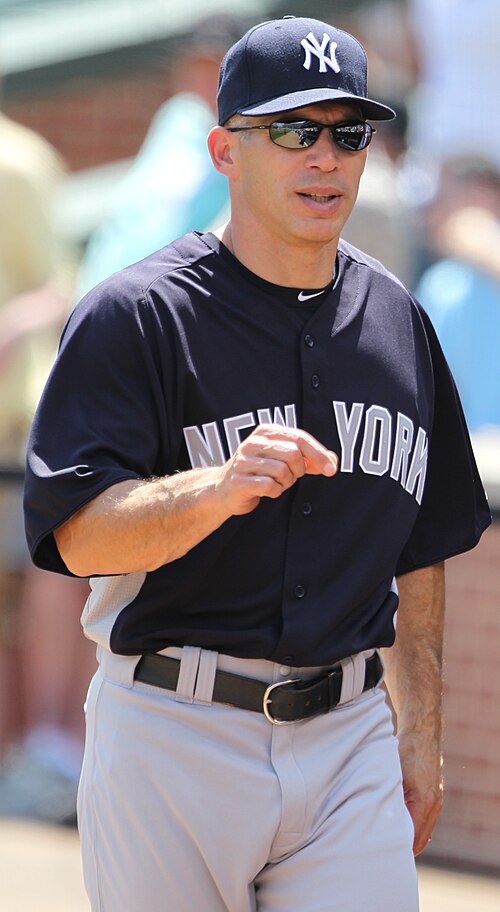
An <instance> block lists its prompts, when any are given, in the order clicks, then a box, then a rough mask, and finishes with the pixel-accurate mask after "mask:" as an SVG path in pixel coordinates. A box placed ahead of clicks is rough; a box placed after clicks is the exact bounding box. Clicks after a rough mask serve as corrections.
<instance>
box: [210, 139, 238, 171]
mask: <svg viewBox="0 0 500 912" xmlns="http://www.w3.org/2000/svg"><path fill="white" fill-rule="evenodd" d="M207 145H208V151H209V152H210V157H211V159H212V161H213V163H214V167H215V168H216V169H217V171H220V173H221V174H225V175H226V177H234V171H235V161H234V157H233V149H234V146H235V134H234V133H230V132H229V130H226V129H225V127H213V129H212V130H210V133H209V134H208V137H207Z"/></svg>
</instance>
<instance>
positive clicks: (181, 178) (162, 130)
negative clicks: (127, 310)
mask: <svg viewBox="0 0 500 912" xmlns="http://www.w3.org/2000/svg"><path fill="white" fill-rule="evenodd" d="M214 123H215V115H214V113H213V111H212V110H211V109H210V107H209V106H208V105H207V104H206V103H205V102H204V101H202V100H201V99H200V98H198V97H197V96H196V95H193V94H189V93H187V92H186V93H184V92H183V93H180V94H178V95H175V96H174V97H173V98H171V99H170V100H169V101H167V102H166V103H165V104H164V105H162V107H161V108H160V109H159V110H158V112H157V113H156V115H155V117H154V118H153V120H152V122H151V126H150V128H149V131H148V134H147V136H146V138H145V140H144V142H143V145H142V147H141V149H140V151H139V153H138V155H137V157H136V158H135V160H134V162H133V164H132V165H131V167H130V170H129V171H128V173H127V175H126V177H125V178H124V180H123V182H122V184H121V186H120V188H119V190H118V193H117V196H116V198H115V201H114V205H113V207H112V211H111V214H110V216H109V217H108V218H107V219H106V220H105V221H104V222H103V224H102V225H101V226H100V227H99V228H98V229H97V230H96V231H95V232H94V234H93V235H92V237H91V238H90V240H89V243H88V245H87V249H86V252H85V255H84V258H83V261H82V264H81V267H80V272H79V276H78V280H77V297H81V296H82V295H83V294H85V293H86V292H87V291H89V290H90V289H91V288H93V287H94V286H95V285H97V284H98V283H99V282H101V281H102V280H103V279H105V278H107V276H109V275H111V274H112V273H113V272H116V271H117V270H119V269H123V268H124V267H125V266H128V265H130V264H131V263H135V262H137V260H140V259H142V258H143V257H145V256H148V255H149V254H150V253H153V252H154V251H155V250H158V249H159V248H160V247H164V246H165V244H169V243H170V242H171V241H173V240H174V239H175V238H176V237H179V236H180V235H182V234H185V233H186V232H187V231H191V230H192V229H198V230H199V231H204V230H206V229H207V228H209V227H212V226H213V224H214V222H215V221H216V220H217V217H218V216H219V215H220V216H221V218H220V221H221V222H222V221H223V220H224V218H225V217H226V216H227V208H228V205H229V192H228V186H227V180H226V178H225V177H224V176H223V175H221V174H219V172H218V171H216V170H215V168H214V166H213V164H212V161H211V159H210V155H209V153H208V149H207V135H208V133H209V131H210V130H211V128H212V127H213V126H214Z"/></svg>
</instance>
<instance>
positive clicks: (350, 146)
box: [335, 123, 373, 152]
mask: <svg viewBox="0 0 500 912" xmlns="http://www.w3.org/2000/svg"><path fill="white" fill-rule="evenodd" d="M372 132H373V130H372V126H371V124H369V123H347V124H337V126H336V127H335V142H336V143H337V144H338V145H339V146H340V147H341V148H342V149H347V150H348V151H349V152H360V151H361V150H362V149H366V147H367V146H368V145H369V144H370V140H371V138H372Z"/></svg>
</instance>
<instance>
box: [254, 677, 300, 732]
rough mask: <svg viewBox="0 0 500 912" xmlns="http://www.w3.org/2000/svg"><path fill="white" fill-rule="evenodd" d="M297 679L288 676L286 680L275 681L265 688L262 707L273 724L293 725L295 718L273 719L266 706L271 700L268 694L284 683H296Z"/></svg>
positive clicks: (283, 685)
mask: <svg viewBox="0 0 500 912" xmlns="http://www.w3.org/2000/svg"><path fill="white" fill-rule="evenodd" d="M298 680H299V678H290V680H288V681H277V682H276V684H270V685H269V687H267V688H266V692H265V694H264V696H263V698H262V709H263V710H264V715H265V717H266V719H267V720H268V721H269V722H271V723H272V724H273V725H293V724H294V722H295V721H296V720H295V719H275V717H274V716H272V715H271V713H270V712H269V708H268V707H269V705H270V704H271V703H272V702H273V701H272V698H271V696H270V694H271V693H272V692H273V690H276V688H277V687H285V685H286V684H296V683H297V682H298Z"/></svg>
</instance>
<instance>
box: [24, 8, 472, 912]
mask: <svg viewBox="0 0 500 912" xmlns="http://www.w3.org/2000/svg"><path fill="white" fill-rule="evenodd" d="M218 111H219V125H218V126H217V127H215V128H214V129H213V130H212V132H211V133H210V136H209V148H210V152H211V155H212V159H213V161H214V165H215V167H216V168H217V169H218V170H219V171H220V172H222V173H223V174H225V175H226V176H227V178H228V180H229V186H230V193H231V219H230V221H229V223H228V224H227V225H226V226H225V227H224V228H223V229H221V231H220V232H218V234H217V236H216V235H214V234H206V235H199V234H196V233H194V234H191V235H187V236H185V237H183V238H181V239H179V240H178V241H176V242H174V243H173V244H172V245H170V246H169V247H166V248H164V249H163V250H161V251H159V253H158V254H156V255H153V256H152V257H149V258H148V259H146V260H144V261H143V262H141V263H139V264H138V265H135V266H132V267H130V268H128V269H127V270H125V271H123V272H121V273H118V274H117V275H115V276H114V277H113V278H112V279H110V280H108V281H106V282H105V283H103V284H102V285H101V286H99V288H97V289H96V290H95V291H94V292H92V293H91V294H90V295H88V296H87V298H86V299H84V300H83V302H82V303H81V305H80V306H79V307H78V308H77V310H76V312H75V314H74V315H73V317H72V318H71V319H70V321H69V324H68V326H67V328H66V331H65V333H64V336H63V340H62V346H61V351H60V355H59V359H58V364H57V366H56V368H55V371H54V372H53V374H52V377H51V379H50V381H49V384H48V387H47V389H46V392H45V394H44V397H43V398H42V402H41V404H40V408H39V412H38V416H37V419H36V421H35V424H34V427H33V432H32V440H31V447H30V453H29V474H28V481H27V491H26V513H27V525H28V536H29V540H30V544H31V550H32V554H33V557H34V560H35V561H37V562H38V563H40V564H42V565H44V566H50V567H51V568H52V569H55V570H59V571H60V572H72V573H75V574H76V575H78V576H91V577H92V579H91V587H92V594H91V596H90V598H89V601H88V604H87V606H86V610H85V612H84V616H83V623H84V626H85V630H86V633H87V636H89V637H90V638H92V639H94V640H95V641H96V642H97V644H98V654H99V660H100V670H99V672H98V673H97V675H96V677H95V678H94V681H93V684H92V686H91V689H90V693H89V699H88V703H87V728H88V741H87V748H86V758H85V761H84V770H83V774H82V781H81V787H80V795H79V807H80V829H81V835H82V844H83V858H84V869H85V879H86V884H87V889H88V892H89V895H90V898H91V903H92V908H93V909H95V910H97V909H100V910H106V912H114V910H118V909H120V910H121V912H122V910H128V912H132V910H137V909H138V908H142V907H143V906H144V907H147V908H149V909H151V910H154V912H159V910H163V909H166V908H168V909H172V910H173V909H175V910H176V912H184V910H185V912H188V910H189V912H192V910H193V909H206V910H210V912H217V910H221V912H222V910H226V909H230V910H232V912H247V910H255V909H258V910H259V912H270V910H273V912H277V910H281V912H306V910H307V912H312V910H322V912H326V910H331V909H338V910H342V912H347V910H352V912H358V910H359V909H361V908H363V907H364V906H365V904H366V905H368V904H369V906H370V908H371V909H372V910H373V909H374V910H377V912H382V910H383V912H387V910H389V909H390V910H393V912H415V910H416V909H417V904H418V900H417V890H416V878H415V867H414V862H413V854H412V845H413V847H414V851H415V852H420V851H421V850H422V848H423V847H424V845H425V843H426V842H427V840H428V839H429V837H430V833H431V831H432V827H433V824H434V822H435V819H436V817H437V814H438V811H439V807H440V802H441V778H440V776H441V771H440V762H441V758H440V691H441V679H440V657H441V647H442V623H443V569H442V562H443V560H444V559H445V558H446V557H448V556H449V555H451V554H454V553H457V552H459V551H461V550H465V549H467V548H470V547H472V546H473V545H474V544H475V543H476V542H477V540H478V539H479V537H480V535H481V532H482V531H483V529H484V528H485V527H486V526H487V525H488V523H489V513H488V510H487V507H486V503H485V499H484V493H483V491H482V488H481V485H480V482H479V479H478V476H477V471H476V468H475V465H474V461H473V457H472V453H471V449H470V443H469V440H468V437H467V432H466V429H465V426H464V422H463V417H462V413H461V411H460V407H459V404H458V402H457V399H456V393H455V389H454V386H453V382H452V380H451V378H450V376H449V373H448V371H447V368H446V364H445V362H444V360H443V357H442V354H441V352H440V350H439V347H438V345H437V343H436V340H435V336H434V334H433V331H432V328H431V326H430V325H429V323H428V320H427V319H426V317H425V315H424V314H422V313H421V312H420V311H419V309H418V307H417V305H416V304H415V303H414V302H413V301H412V300H411V298H410V296H409V295H408V293H407V292H406V291H405V289H404V288H403V287H402V286H401V285H400V283H399V282H398V281H397V280H395V279H394V277H392V276H391V275H390V274H389V273H387V272H386V270H384V269H383V267H381V266H380V265H379V264H378V263H376V262H375V261H373V260H371V259H370V258H367V257H365V256H364V255H363V254H361V253H359V252H358V251H356V250H354V249H353V248H351V247H349V246H348V245H346V244H345V243H344V242H343V241H341V240H340V232H341V230H342V227H343V225H344V223H345V220H346V219H347V217H348V215H349V212H350V211H351V209H352V206H353V205H354V201H355V198H356V192H357V188H358V183H359V180H360V177H361V174H362V171H363V167H364V164H365V159H366V148H367V146H368V144H369V141H370V138H371V133H372V129H371V127H370V125H369V124H368V123H367V122H366V120H365V118H366V117H367V116H369V117H370V118H371V119H375V120H376V119H384V118H387V117H391V116H392V112H391V110H390V109H388V108H386V107H385V106H384V105H381V104H380V103H378V102H375V101H372V100H370V99H369V98H368V97H367V87H366V58H365V55H364V52H363V49H362V48H361V47H360V45H359V44H358V43H357V41H355V39H354V38H352V36H350V35H348V34H346V33H344V32H341V31H339V30H337V29H335V28H333V27H331V26H329V25H327V24H325V23H322V22H319V21H316V20H312V19H303V18H293V17H285V18H284V19H282V20H278V21H272V22H267V23H263V24H261V25H259V26H256V27H255V28H254V29H252V30H250V32H249V33H247V35H246V36H244V38H243V39H241V40H240V41H239V42H238V43H237V44H236V45H234V46H233V48H232V49H230V50H229V52H228V54H227V55H226V57H225V59H224V61H223V63H222V66H221V76H220V84H219V92H218ZM179 146H180V154H181V153H182V137H179ZM337 453H338V454H339V455H338V456H337V455H336V454H337ZM395 576H398V577H399V579H398V584H399V610H398V637H397V641H396V645H395V646H392V644H393V641H394V614H395V611H396V607H397V606H398V596H397V586H396V582H395V579H394V578H395ZM390 646H392V648H391V649H389V650H388V652H387V659H388V683H389V686H390V688H391V696H392V698H393V700H394V703H395V707H396V709H397V712H398V714H399V750H400V754H401V762H402V766H403V779H404V782H403V785H402V783H401V768H400V762H399V757H398V751H397V747H396V741H395V738H394V736H393V732H392V723H391V714H390V711H389V709H388V707H387V705H386V703H385V700H384V693H383V691H382V690H381V689H380V688H379V686H378V685H379V683H380V678H381V676H382V669H381V664H380V659H379V648H380V647H390ZM403 789H404V798H405V799H406V806H405V800H404V798H403ZM407 809H408V810H409V811H410V814H411V817H410V815H409V814H408V811H407ZM411 819H413V826H412V822H411Z"/></svg>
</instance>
